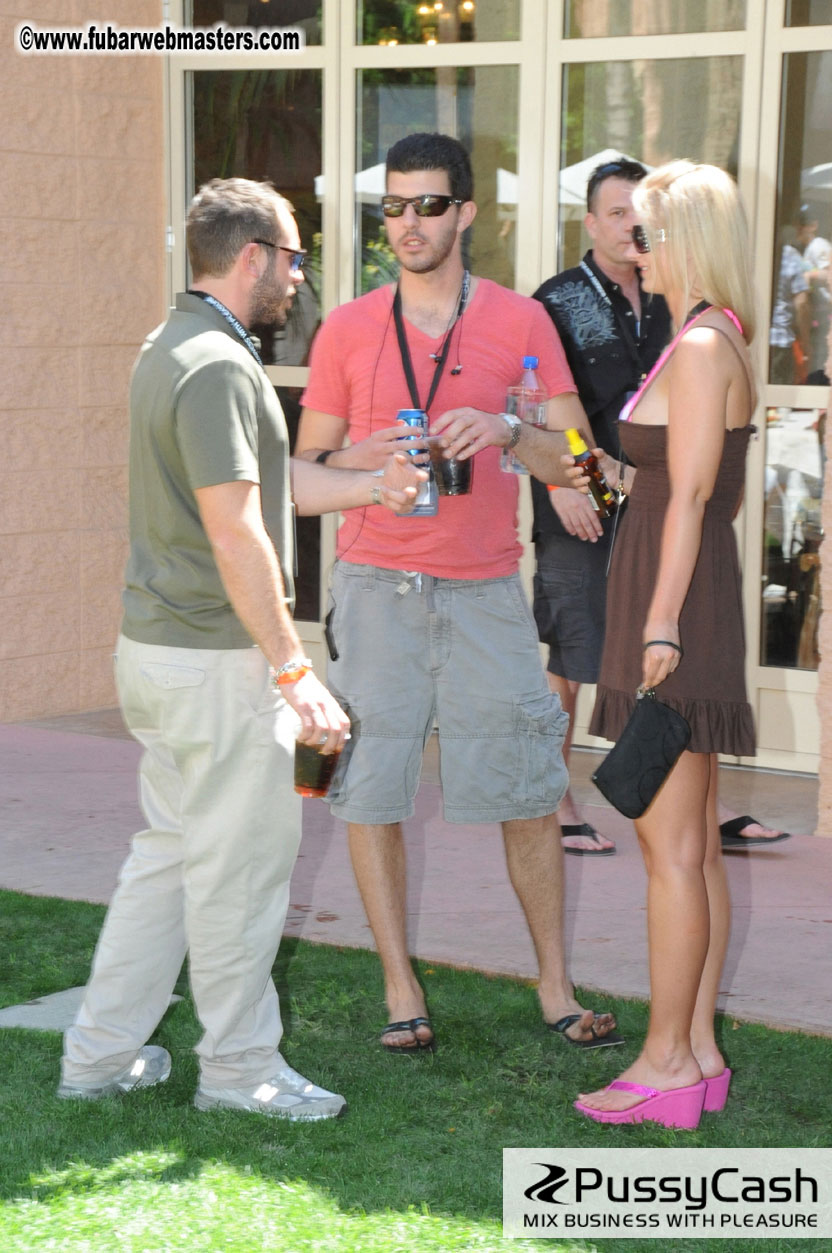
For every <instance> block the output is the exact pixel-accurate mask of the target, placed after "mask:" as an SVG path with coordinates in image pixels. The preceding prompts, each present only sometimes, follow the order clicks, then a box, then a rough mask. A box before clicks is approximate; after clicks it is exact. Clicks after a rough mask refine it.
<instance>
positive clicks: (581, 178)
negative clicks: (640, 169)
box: [558, 148, 652, 217]
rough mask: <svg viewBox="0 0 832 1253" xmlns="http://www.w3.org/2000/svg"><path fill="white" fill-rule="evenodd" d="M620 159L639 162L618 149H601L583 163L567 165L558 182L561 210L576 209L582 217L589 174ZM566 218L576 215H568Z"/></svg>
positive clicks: (584, 209)
mask: <svg viewBox="0 0 832 1253" xmlns="http://www.w3.org/2000/svg"><path fill="white" fill-rule="evenodd" d="M621 157H624V158H625V159H626V160H627V161H638V160H639V158H638V157H630V156H627V154H626V153H625V152H622V151H621V149H620V148H602V150H601V151H600V152H594V153H593V154H592V156H591V157H584V159H583V161H576V162H575V164H574V165H567V166H566V167H565V168H564V169H562V170H561V172H560V179H559V182H558V190H559V194H558V201H559V203H560V206H561V208H571V209H573V210H574V209H576V208H577V209H580V211H581V215H583V213H585V212H586V185H587V183H588V182H589V176H590V174H591V173H592V171H593V170H594V169H596V167H597V166H599V165H606V164H607V162H608V161H617V160H619V158H621ZM642 165H644V162H642ZM645 169H647V170H650V169H652V166H649V165H645ZM568 216H569V217H576V216H578V215H577V214H575V213H570V214H569V215H568Z"/></svg>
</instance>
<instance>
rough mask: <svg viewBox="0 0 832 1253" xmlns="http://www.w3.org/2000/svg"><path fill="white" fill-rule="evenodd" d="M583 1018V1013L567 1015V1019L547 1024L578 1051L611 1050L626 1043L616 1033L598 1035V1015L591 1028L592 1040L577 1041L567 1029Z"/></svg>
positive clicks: (609, 1032)
mask: <svg viewBox="0 0 832 1253" xmlns="http://www.w3.org/2000/svg"><path fill="white" fill-rule="evenodd" d="M584 1012H586V1011H584ZM582 1017H583V1013H580V1014H567V1015H566V1017H565V1018H559V1019H558V1021H557V1022H547V1023H546V1026H547V1027H548V1028H549V1030H550V1031H555V1032H556V1033H557V1034H558V1035H559V1036H562V1037H563V1039H564V1040H565V1041H566V1043H567V1044H572V1045H574V1047H575V1048H576V1049H610V1048H614V1047H615V1045H616V1044H624V1043H625V1040H624V1037H623V1036H620V1035H619V1034H618V1033H617V1032H616V1031H608V1032H607V1034H606V1035H596V1033H595V1022H596V1020H597V1019H598V1014H596V1015H595V1018H594V1019H593V1022H592V1026H591V1027H590V1031H591V1032H592V1038H591V1039H590V1040H576V1039H574V1037H573V1036H571V1035H567V1034H566V1029H567V1027H571V1026H572V1023H573V1022H577V1021H578V1019H579V1018H582Z"/></svg>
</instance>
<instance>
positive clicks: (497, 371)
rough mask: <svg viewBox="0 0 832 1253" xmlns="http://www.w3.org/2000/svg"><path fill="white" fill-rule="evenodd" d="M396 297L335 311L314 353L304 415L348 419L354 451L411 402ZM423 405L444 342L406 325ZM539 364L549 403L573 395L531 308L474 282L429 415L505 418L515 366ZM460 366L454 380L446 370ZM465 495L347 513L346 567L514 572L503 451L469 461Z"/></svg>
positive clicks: (446, 574)
mask: <svg viewBox="0 0 832 1253" xmlns="http://www.w3.org/2000/svg"><path fill="white" fill-rule="evenodd" d="M393 294H394V291H393V288H391V287H382V288H378V289H377V290H375V291H372V292H369V293H368V294H367V295H366V296H361V297H359V299H357V300H353V301H351V302H350V303H349V304H345V305H341V306H340V307H339V308H337V309H334V310H333V312H332V313H331V314H330V315H329V317H328V318H327V319H326V321H325V323H324V324H323V326H322V327H321V329H320V330H319V332H318V334H317V336H316V339H315V342H314V344H313V347H312V354H311V358H310V374H309V383H308V386H307V388H306V390H305V392H304V395H303V404H304V406H305V407H306V408H307V409H311V410H316V411H318V412H320V413H327V414H331V415H332V416H333V417H338V418H344V419H345V420H346V421H347V422H348V423H349V427H348V434H349V438H350V441H351V443H353V444H357V443H358V442H359V440H362V439H366V437H367V436H368V435H369V434H371V432H372V431H375V430H380V429H382V428H384V427H389V426H392V425H393V424H394V422H395V420H396V414H397V413H398V411H399V410H400V409H411V408H413V404H412V401H411V398H410V394H409V391H408V387H407V383H406V381H405V375H404V370H403V368H402V363H401V356H400V354H399V345H398V341H397V339H396V327H395V324H394V322H393V316H392V307H393ZM405 329H406V333H407V342H408V345H409V347H410V356H411V360H412V362H413V372H414V375H415V377H416V386H417V390H418V392H419V399H420V402H421V405H422V406H423V407H424V403H425V401H426V399H427V395H428V391H429V389H430V385H431V381H432V379H433V373H434V369H435V363H434V362H433V361H432V360H431V356H430V354H431V353H435V352H438V351H439V350H440V348H441V345H442V342H443V340H444V336H439V337H438V338H437V339H432V338H431V337H430V336H428V335H425V334H423V332H422V331H420V330H418V328H417V327H415V326H413V325H412V324H410V323H409V322H407V321H406V320H405ZM525 356H535V357H537V358H538V362H539V365H538V368H537V378H538V382H539V384H540V386H541V388H542V389H543V391H544V392H545V393H546V395H547V397H552V396H557V395H560V394H561V393H563V392H575V391H576V388H575V384H574V382H573V381H572V375H571V373H570V370H569V366H568V365H567V362H566V357H565V355H564V351H563V348H562V347H561V343H560V340H559V339H558V336H557V332H556V331H555V328H554V326H553V325H552V321H551V319H550V318H549V316H548V314H547V313H546V311H545V309H544V308H543V306H542V305H541V304H540V302H539V301H537V300H532V299H531V298H530V297H527V296H521V295H519V294H518V293H517V292H513V291H509V289H508V288H506V287H501V286H499V284H497V283H493V282H491V281H490V280H489V279H479V281H478V283H477V286H476V289H475V291H474V294H473V296H472V298H471V301H470V303H469V305H468V308H467V309H466V311H465V313H464V314H463V316H462V318H461V319H460V320H459V321H458V322H457V323H456V325H455V327H454V330H453V336H452V339H451V344H450V351H449V353H448V358H447V361H446V363H445V369H444V371H443V374H442V378H441V380H440V383H439V387H438V389H437V392H436V396H435V398H434V401H433V404H432V405H431V408H430V414H429V417H431V416H432V417H434V418H437V417H439V416H440V415H441V414H443V413H446V412H447V411H448V410H449V409H457V408H460V407H461V406H463V405H469V406H471V407H472V408H474V409H482V410H485V411H486V412H488V413H502V412H503V410H504V409H505V404H506V389H507V388H508V387H510V386H512V385H513V384H516V383H519V382H520V379H521V376H522V373H523V358H524V357H525ZM457 364H461V365H462V370H461V372H460V373H459V374H456V375H454V374H452V373H451V371H452V369H453V368H454V367H455V366H456V365H457ZM473 462H474V465H473V475H472V488H471V493H470V495H467V496H440V497H439V512H438V513H437V514H436V515H435V516H434V517H429V518H422V517H406V516H405V517H396V515H395V514H393V513H391V512H390V510H389V509H378V508H367V509H351V510H349V511H348V512H346V513H345V515H344V521H343V523H342V525H341V527H340V529H339V531H338V549H337V551H338V556H339V558H341V559H342V560H344V561H350V562H355V563H357V564H361V565H364V564H366V565H373V566H380V567H382V568H383V569H387V570H418V571H420V572H421V573H423V574H432V575H435V576H436V577H438V578H444V579H487V578H498V577H504V576H506V575H510V574H514V573H515V572H516V570H517V567H518V563H519V560H520V555H521V552H522V547H521V545H520V542H519V540H518V537H517V497H518V479H517V475H515V474H507V473H505V472H504V471H502V470H501V469H500V449H499V448H495V447H489V448H484V449H483V450H482V451H481V452H478V453H476V454H475V456H474V458H473Z"/></svg>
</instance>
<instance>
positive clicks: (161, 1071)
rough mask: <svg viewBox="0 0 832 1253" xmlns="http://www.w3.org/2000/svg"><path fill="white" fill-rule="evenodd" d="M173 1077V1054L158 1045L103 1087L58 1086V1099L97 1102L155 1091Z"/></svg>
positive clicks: (148, 1046)
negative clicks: (129, 1094)
mask: <svg viewBox="0 0 832 1253" xmlns="http://www.w3.org/2000/svg"><path fill="white" fill-rule="evenodd" d="M169 1075H170V1053H169V1052H168V1051H167V1049H163V1048H162V1047H161V1046H160V1045H158V1044H145V1046H144V1048H140V1049H139V1051H138V1053H137V1054H136V1058H135V1061H132V1062H131V1063H130V1065H129V1066H125V1067H124V1070H120V1071H119V1072H118V1074H117V1075H113V1077H112V1079H108V1080H107V1082H106V1083H103V1084H101V1085H100V1087H97V1088H91V1087H85V1086H84V1085H82V1084H76V1083H67V1081H66V1080H63V1081H62V1082H61V1083H60V1084H59V1085H58V1096H60V1097H61V1098H62V1099H64V1100H80V1101H97V1100H98V1099H99V1098H100V1097H102V1096H112V1095H114V1094H116V1093H120V1092H133V1091H135V1089H136V1088H152V1087H154V1086H155V1085H156V1084H157V1083H164V1082H165V1080H166V1079H167V1078H168V1076H169Z"/></svg>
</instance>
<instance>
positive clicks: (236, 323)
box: [188, 287, 263, 366]
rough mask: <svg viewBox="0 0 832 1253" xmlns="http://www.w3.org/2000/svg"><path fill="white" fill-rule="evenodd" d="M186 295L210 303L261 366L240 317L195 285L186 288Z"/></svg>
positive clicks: (258, 354)
mask: <svg viewBox="0 0 832 1253" xmlns="http://www.w3.org/2000/svg"><path fill="white" fill-rule="evenodd" d="M188 295H189V296H198V297H199V299H200V300H204V301H205V303H206V305H210V306H211V308H212V309H216V311H217V313H219V314H221V315H222V317H224V318H225V320H226V322H227V323H228V325H229V326H230V327H232V329H233V330H235V331H236V332H237V334H238V335H239V337H240V339H241V340H242V341H243V343H244V344H245V346H246V348H247V349H248V350H249V352H250V353H251V355H252V357H254V360H255V361H256V362H257V364H258V365H260V366H262V364H263V362H262V360H261V358H260V353H259V352H258V351H257V349H256V348H255V347H254V341H253V340H252V338H251V336H250V335H249V333H248V331H247V330H246V328H245V327H244V326H243V324H242V322H241V321H240V319H239V318H235V317H234V314H233V313H232V312H231V310H230V309H226V307H225V305H224V304H223V303H222V302H221V301H219V300H217V298H216V296H209V295H208V293H207V292H205V291H197V290H196V288H195V287H189V288H188Z"/></svg>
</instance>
